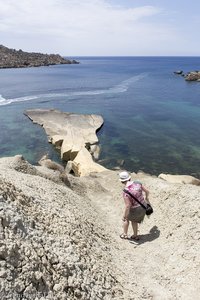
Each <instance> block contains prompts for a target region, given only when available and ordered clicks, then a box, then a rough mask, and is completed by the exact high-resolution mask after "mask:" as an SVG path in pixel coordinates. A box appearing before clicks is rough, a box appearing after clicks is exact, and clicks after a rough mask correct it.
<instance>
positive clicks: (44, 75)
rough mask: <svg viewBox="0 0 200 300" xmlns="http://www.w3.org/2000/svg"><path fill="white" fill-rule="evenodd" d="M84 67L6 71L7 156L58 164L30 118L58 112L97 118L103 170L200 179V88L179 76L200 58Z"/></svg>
mask: <svg viewBox="0 0 200 300" xmlns="http://www.w3.org/2000/svg"><path fill="white" fill-rule="evenodd" d="M75 59H77V60H79V61H80V64H79V65H60V66H51V67H40V68H27V69H6V70H0V94H1V98H0V126H1V134H0V156H1V157H3V156H11V155H15V154H19V153H20V154H23V155H24V157H25V158H26V159H27V160H28V161H30V162H31V163H37V161H38V160H39V159H40V158H41V156H42V155H43V154H44V153H49V155H50V157H52V159H55V160H59V154H58V153H57V152H56V151H55V149H54V148H53V147H52V145H50V144H48V142H47V137H46V134H45V133H44V130H43V128H41V127H40V126H38V125H35V124H33V123H32V122H31V121H30V120H29V119H28V118H27V117H26V116H24V114H23V112H24V110H26V109H34V108H55V109H59V110H62V111H69V112H77V113H96V114H101V115H102V116H103V118H104V121H105V123H104V126H103V127H102V128H101V130H100V131H99V132H98V137H99V140H100V144H101V149H102V151H101V156H100V161H101V164H103V165H105V166H106V167H109V168H113V167H116V166H118V165H119V163H120V161H124V165H123V168H125V169H128V170H130V171H138V170H143V171H145V172H148V173H151V174H155V175H158V174H159V173H161V172H165V173H171V174H175V173H179V174H192V175H195V176H200V167H199V166H200V138H199V136H200V83H197V82H186V81H185V80H184V78H183V77H182V76H178V75H174V74H173V71H175V70H179V69H181V70H183V71H184V72H188V71H191V70H196V69H199V66H200V58H199V57H191V58H190V57H173V58H172V57H170V58H169V57H93V58H91V57H82V58H75Z"/></svg>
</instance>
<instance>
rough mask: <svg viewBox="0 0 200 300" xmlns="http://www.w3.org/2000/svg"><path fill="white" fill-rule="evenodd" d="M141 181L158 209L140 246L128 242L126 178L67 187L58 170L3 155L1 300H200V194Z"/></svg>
mask: <svg viewBox="0 0 200 300" xmlns="http://www.w3.org/2000/svg"><path fill="white" fill-rule="evenodd" d="M133 177H135V178H136V177H137V178H139V179H140V180H141V181H142V182H143V184H144V185H145V186H146V187H147V188H148V189H149V190H150V201H151V202H152V204H153V206H154V214H153V215H151V216H150V218H146V219H145V220H144V222H143V224H141V225H140V231H139V234H140V238H141V239H140V241H139V242H138V243H135V242H131V241H128V240H121V239H120V238H119V235H120V233H121V232H122V221H121V219H122V214H123V207H124V205H123V200H122V197H121V190H122V186H121V183H120V182H119V180H118V171H109V170H108V171H104V172H101V173H94V174H91V175H90V176H83V177H81V178H77V177H74V176H72V175H68V179H69V183H67V185H66V184H64V183H63V181H62V180H61V179H60V176H59V172H58V171H56V170H49V169H46V168H45V167H43V166H32V165H30V164H29V163H28V162H26V161H24V160H23V158H22V157H21V156H16V157H10V158H1V159H0V182H1V185H0V216H1V223H0V236H1V241H0V267H1V269H0V279H1V280H0V295H1V299H6V300H7V299H59V300H60V299H95V300H96V299H106V300H107V299H119V300H120V299H121V300H122V299H123V300H131V299H134V300H139V299H140V300H141V299H158V300H165V299H166V300H172V299H173V300H176V299H178V300H180V299H181V300H190V299H194V300H198V299H200V298H199V295H200V275H199V268H200V252H199V249H200V230H199V228H200V226H199V225H200V212H199V211H200V201H199V200H200V199H199V190H200V187H199V186H194V185H191V184H178V183H177V184H173V183H168V182H166V181H164V180H162V179H161V178H157V177H153V176H149V175H145V174H142V173H139V174H137V175H136V174H133ZM129 233H130V234H131V230H130V232H129Z"/></svg>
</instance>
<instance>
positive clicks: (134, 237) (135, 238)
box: [130, 235, 140, 241]
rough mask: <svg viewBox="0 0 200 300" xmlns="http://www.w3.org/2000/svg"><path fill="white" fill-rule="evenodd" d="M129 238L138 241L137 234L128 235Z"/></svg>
mask: <svg viewBox="0 0 200 300" xmlns="http://www.w3.org/2000/svg"><path fill="white" fill-rule="evenodd" d="M130 239H131V240H134V241H139V239H140V238H139V236H138V235H137V236H135V235H132V236H131V237H130Z"/></svg>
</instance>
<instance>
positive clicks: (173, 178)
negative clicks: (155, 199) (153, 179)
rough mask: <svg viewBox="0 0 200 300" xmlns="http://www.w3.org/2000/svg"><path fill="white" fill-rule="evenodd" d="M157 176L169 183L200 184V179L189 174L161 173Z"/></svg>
mask: <svg viewBox="0 0 200 300" xmlns="http://www.w3.org/2000/svg"><path fill="white" fill-rule="evenodd" d="M158 177H159V178H161V179H163V180H166V181H168V182H171V183H184V184H194V185H200V180H199V179H197V178H195V177H193V176H190V175H171V174H163V173H162V174H160V175H159V176H158Z"/></svg>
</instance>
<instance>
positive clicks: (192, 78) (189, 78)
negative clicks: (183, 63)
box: [185, 71, 200, 81]
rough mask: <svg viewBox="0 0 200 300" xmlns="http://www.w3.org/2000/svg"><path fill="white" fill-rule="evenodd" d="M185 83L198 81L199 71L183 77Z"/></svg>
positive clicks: (199, 78)
mask: <svg viewBox="0 0 200 300" xmlns="http://www.w3.org/2000/svg"><path fill="white" fill-rule="evenodd" d="M185 80H186V81H200V71H193V72H189V73H188V74H187V75H186V76H185Z"/></svg>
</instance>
